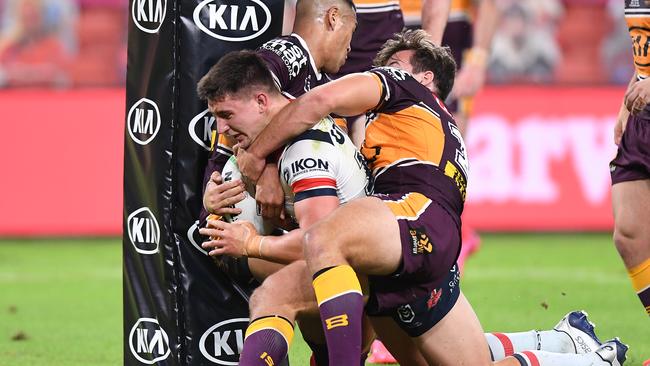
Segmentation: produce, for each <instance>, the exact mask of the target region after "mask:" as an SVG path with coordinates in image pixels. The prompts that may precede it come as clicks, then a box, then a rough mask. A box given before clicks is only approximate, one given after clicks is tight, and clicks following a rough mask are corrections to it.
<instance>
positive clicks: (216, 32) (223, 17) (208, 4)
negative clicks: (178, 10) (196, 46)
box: [193, 0, 271, 42]
mask: <svg viewBox="0 0 650 366" xmlns="http://www.w3.org/2000/svg"><path fill="white" fill-rule="evenodd" d="M193 18H194V23H195V24H196V26H197V27H199V29H200V30H201V31H203V32H204V33H205V34H207V35H209V36H211V37H214V38H216V39H220V40H222V41H228V42H244V41H249V40H251V39H254V38H257V37H258V36H260V35H262V34H263V33H264V32H265V31H266V30H267V29H268V28H269V26H270V25H271V11H270V10H269V8H268V7H267V6H266V5H265V4H264V3H263V2H262V1H261V0H237V1H235V0H204V1H202V2H200V3H199V5H197V6H196V8H194V17H193Z"/></svg>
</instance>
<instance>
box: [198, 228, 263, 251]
mask: <svg viewBox="0 0 650 366" xmlns="http://www.w3.org/2000/svg"><path fill="white" fill-rule="evenodd" d="M199 233H201V234H202V235H206V236H209V237H210V240H209V241H206V242H204V243H203V244H201V246H202V247H203V249H206V250H208V251H209V252H208V254H209V255H211V256H219V255H230V256H232V257H235V258H240V257H258V258H259V257H260V256H261V254H262V253H261V252H262V246H261V245H260V244H261V241H262V239H263V236H260V235H259V234H258V233H257V230H255V227H254V226H253V224H251V223H250V222H248V221H238V222H235V223H227V222H224V221H221V220H208V224H207V226H206V227H205V228H201V229H199Z"/></svg>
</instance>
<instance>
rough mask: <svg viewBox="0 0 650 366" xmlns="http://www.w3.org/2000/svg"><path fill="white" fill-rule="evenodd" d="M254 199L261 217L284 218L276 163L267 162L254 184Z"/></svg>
mask: <svg viewBox="0 0 650 366" xmlns="http://www.w3.org/2000/svg"><path fill="white" fill-rule="evenodd" d="M255 200H256V201H257V203H258V204H259V205H260V209H261V214H262V217H264V218H266V219H275V218H280V219H284V191H283V190H282V185H281V184H280V175H279V173H278V166H277V164H267V165H266V168H264V171H263V172H262V175H261V176H260V179H259V180H258V181H257V185H256V186H255Z"/></svg>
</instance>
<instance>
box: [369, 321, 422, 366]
mask: <svg viewBox="0 0 650 366" xmlns="http://www.w3.org/2000/svg"><path fill="white" fill-rule="evenodd" d="M369 318H370V322H371V323H372V326H373V328H374V329H375V333H376V334H377V338H379V340H380V341H382V342H383V343H384V345H385V346H386V348H387V349H388V350H389V351H390V353H391V355H393V356H394V357H395V359H396V360H397V361H398V362H399V364H400V365H402V366H420V365H421V366H426V365H427V361H426V360H425V359H424V357H423V356H422V354H421V353H420V350H418V348H417V347H416V345H415V343H413V340H412V339H411V337H409V335H408V334H406V332H404V331H403V330H402V328H400V327H399V326H398V325H397V324H396V323H395V321H394V320H393V319H392V318H390V317H384V316H372V317H369Z"/></svg>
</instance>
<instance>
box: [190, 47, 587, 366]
mask: <svg viewBox="0 0 650 366" xmlns="http://www.w3.org/2000/svg"><path fill="white" fill-rule="evenodd" d="M251 63H252V64H253V65H250V64H251ZM247 64H248V66H246V67H257V68H258V73H259V74H260V76H259V78H261V79H263V78H264V76H263V75H262V74H264V73H263V72H262V71H261V69H262V68H263V65H262V64H259V63H258V65H255V64H256V58H255V56H254V55H253V54H251V53H248V52H245V51H244V52H238V53H233V54H230V55H228V56H226V57H225V58H224V59H223V60H222V61H220V63H219V64H218V65H220V66H221V69H222V70H228V71H227V74H228V75H230V77H232V74H233V73H235V76H239V75H240V74H252V73H241V72H239V73H238V72H237V71H236V70H234V69H236V68H237V67H243V66H244V65H247ZM218 69H219V67H217V69H216V70H215V73H217V75H215V76H214V77H213V78H212V79H213V80H212V81H213V82H212V83H210V84H208V83H206V84H203V86H200V87H199V90H202V89H203V90H204V92H203V93H202V94H203V95H204V97H205V98H207V99H208V100H210V101H211V102H210V103H209V105H210V109H211V111H212V112H213V113H214V114H215V116H216V117H217V119H218V120H219V123H218V125H219V128H220V130H219V132H220V133H224V134H228V135H231V136H232V137H234V138H235V139H236V140H237V141H238V142H239V143H240V145H241V146H242V147H247V146H248V144H249V143H250V141H251V140H253V139H254V138H255V137H256V136H257V134H258V133H259V131H261V129H262V128H263V127H264V126H265V125H266V124H267V123H268V122H269V120H270V119H271V118H272V117H273V116H274V115H275V113H277V111H278V110H279V109H281V108H282V107H284V106H285V105H287V104H288V101H287V100H285V99H284V98H282V97H281V96H280V95H279V94H278V93H275V92H274V91H273V88H272V87H269V86H268V85H266V86H265V83H264V81H263V80H262V81H259V80H257V81H254V80H256V79H254V80H241V83H242V84H243V85H248V86H249V88H248V89H247V88H244V87H241V89H243V90H244V91H242V90H239V89H237V90H218V89H219V87H222V86H223V85H227V84H229V83H224V82H223V79H224V78H226V79H227V78H228V76H225V75H224V73H225V72H224V71H222V73H221V75H219V74H218ZM211 72H212V71H211ZM256 83H257V85H256ZM251 89H252V90H251ZM233 95H235V96H239V97H233ZM280 173H281V178H282V183H283V187H284V190H285V193H286V196H287V202H288V211H289V212H290V213H291V214H292V215H295V218H296V219H297V221H298V222H299V223H300V226H301V227H302V228H303V229H305V228H308V227H309V226H311V225H312V224H313V223H314V222H315V221H317V220H319V219H320V218H322V217H323V216H325V215H327V214H329V213H330V212H331V211H333V210H334V209H335V208H336V207H338V206H339V204H340V203H346V202H348V201H349V200H351V199H353V198H357V197H363V196H365V195H366V193H367V187H368V181H367V175H366V168H365V165H364V162H363V160H362V159H361V158H360V156H359V153H358V152H357V151H356V150H355V149H354V147H352V144H351V142H350V141H349V139H348V138H347V136H345V134H344V133H343V132H342V131H341V130H339V129H338V128H337V127H335V126H334V125H333V123H332V122H331V120H330V119H329V118H325V119H323V120H321V121H320V122H319V123H318V124H316V126H314V127H313V128H312V129H310V130H308V131H306V132H304V133H303V134H301V135H299V136H298V137H296V138H295V139H294V140H292V141H291V143H290V144H289V145H288V146H287V147H286V148H285V150H284V153H283V156H282V158H281V160H280ZM210 226H211V227H212V228H209V229H203V230H202V233H203V234H204V235H209V236H212V237H215V238H217V239H216V240H212V241H210V242H206V243H205V244H204V247H206V248H211V249H212V250H211V252H210V254H211V255H223V254H229V255H234V256H248V257H252V258H255V257H257V258H264V259H267V260H271V261H275V262H279V263H289V262H292V261H295V260H297V259H300V258H301V257H302V245H301V230H296V231H293V232H291V233H289V234H288V235H285V236H282V237H263V236H259V235H257V233H256V232H255V230H254V228H253V227H252V226H251V225H248V224H245V223H240V224H234V225H232V224H225V223H222V222H218V221H211V222H210ZM305 273H306V268H305V263H304V261H297V262H294V263H292V264H290V265H289V266H287V267H285V268H284V269H282V270H281V271H279V272H277V273H276V274H275V275H272V276H271V277H269V278H268V279H267V280H266V281H265V282H264V284H263V285H262V287H261V288H260V289H259V290H258V291H256V293H255V294H254V296H253V298H252V300H251V318H252V319H254V321H253V322H252V324H251V326H250V327H249V331H248V332H247V334H248V335H249V337H247V338H246V343H245V347H244V353H243V355H242V362H243V363H242V364H247V363H246V362H254V361H259V360H258V358H257V356H259V355H260V354H262V353H264V352H267V356H268V357H271V359H273V360H274V362H276V363H277V362H280V361H281V359H282V358H283V357H284V355H286V352H287V350H288V345H289V343H290V339H291V337H292V335H293V326H292V322H293V321H294V319H295V318H296V316H297V315H298V314H299V313H302V314H304V315H310V314H311V315H314V314H317V312H316V304H315V301H314V298H313V291H312V289H311V286H310V282H309V276H308V275H307V276H305V275H304V274H305ZM297 300H298V301H297ZM301 301H302V302H301ZM310 312H311V313H310ZM267 315H273V316H267ZM378 320H379V321H381V319H378ZM557 328H558V329H557V330H551V331H543V332H536V331H531V332H522V333H515V334H507V335H506V334H501V333H494V334H489V335H488V338H489V337H496V338H498V339H499V340H503V341H504V343H506V344H508V345H509V346H502V345H500V344H496V345H495V346H492V343H490V346H491V352H492V353H493V357H494V358H496V359H501V358H503V357H505V356H508V355H509V354H510V353H512V352H513V351H520V350H527V349H533V350H535V349H540V348H541V349H545V350H549V351H559V352H584V351H585V350H584V349H579V347H577V345H578V344H577V342H576V341H575V338H576V334H578V335H579V336H581V337H582V338H584V339H586V338H589V339H588V340H587V341H588V342H589V343H590V345H591V346H592V347H594V346H595V345H596V343H595V342H596V341H595V340H594V339H595V335H593V329H592V328H591V325H589V323H588V321H587V320H586V318H585V317H584V315H583V314H581V313H579V312H574V313H572V314H570V315H569V316H567V317H566V318H565V319H563V320H562V321H561V322H560V324H558V326H557ZM377 329H380V330H382V331H383V332H385V336H384V334H382V335H381V336H382V338H384V339H387V340H390V341H392V340H396V341H398V342H400V343H399V344H398V343H395V342H391V346H389V347H391V349H392V350H393V351H397V352H395V353H396V355H397V356H398V359H400V360H401V361H402V363H404V364H424V359H423V358H422V357H421V356H420V355H419V353H418V352H417V351H415V350H414V347H413V344H412V343H409V342H408V337H405V334H404V333H403V331H401V330H400V329H399V328H386V327H385V326H380V327H378V328H377ZM583 331H585V332H587V333H589V334H587V333H585V332H583ZM577 332H582V333H577ZM256 339H262V340H264V341H265V342H256V341H255V340H256ZM405 340H406V342H404V341H405ZM256 343H257V344H256ZM251 344H252V346H251ZM396 344H398V345H399V347H397V346H396ZM271 345H272V347H271V348H272V349H273V350H274V351H275V352H276V353H274V354H271V353H270V352H268V351H262V349H265V348H264V347H269V346H271ZM260 347H261V348H260ZM250 355H254V356H255V357H252V356H250ZM247 357H252V358H250V359H248V361H245V360H247ZM319 364H320V363H319Z"/></svg>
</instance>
